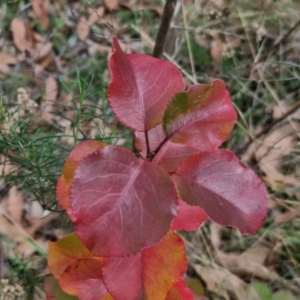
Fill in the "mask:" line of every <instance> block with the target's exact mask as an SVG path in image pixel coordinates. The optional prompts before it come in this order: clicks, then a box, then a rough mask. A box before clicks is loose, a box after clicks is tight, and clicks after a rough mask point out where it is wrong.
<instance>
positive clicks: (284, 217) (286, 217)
mask: <svg viewBox="0 0 300 300" xmlns="http://www.w3.org/2000/svg"><path fill="white" fill-rule="evenodd" d="M297 216H299V212H297V211H296V210H289V211H286V212H284V213H282V214H280V215H278V216H276V217H275V218H274V223H275V224H279V223H286V222H290V221H291V220H293V219H294V218H296V217H297Z"/></svg>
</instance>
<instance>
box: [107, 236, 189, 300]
mask: <svg viewBox="0 0 300 300" xmlns="http://www.w3.org/2000/svg"><path fill="white" fill-rule="evenodd" d="M186 265H187V260H186V256H185V249H184V244H183V241H182V239H181V238H180V237H179V236H178V235H176V234H175V233H174V232H172V231H170V232H169V234H168V235H167V236H166V237H165V238H164V239H163V240H162V241H161V243H159V244H158V245H156V246H154V247H151V248H146V249H144V250H142V252H140V253H138V254H136V255H134V256H129V257H109V258H104V260H103V280H104V283H105V286H106V288H107V290H108V291H109V292H110V294H111V295H112V296H113V298H114V299H115V300H125V299H126V300H137V299H143V300H154V299H155V300H165V298H166V296H167V294H168V292H169V291H170V289H171V287H172V285H173V284H174V283H175V282H176V281H178V280H179V279H180V278H181V277H182V276H183V274H184V272H185V271H186Z"/></svg>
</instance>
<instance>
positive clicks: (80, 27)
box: [76, 16, 90, 41]
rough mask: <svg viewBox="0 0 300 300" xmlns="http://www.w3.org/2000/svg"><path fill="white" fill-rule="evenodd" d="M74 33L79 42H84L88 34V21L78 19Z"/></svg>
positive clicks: (84, 18)
mask: <svg viewBox="0 0 300 300" xmlns="http://www.w3.org/2000/svg"><path fill="white" fill-rule="evenodd" d="M76 32H77V34H78V37H79V39H80V40H81V41H85V40H86V38H87V37H88V35H89V33H90V26H89V24H88V21H87V19H86V17H83V16H82V17H80V19H79V21H78V23H77V26H76Z"/></svg>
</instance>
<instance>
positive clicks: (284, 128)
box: [255, 123, 300, 190]
mask: <svg viewBox="0 0 300 300" xmlns="http://www.w3.org/2000/svg"><path fill="white" fill-rule="evenodd" d="M294 127H295V128H293V127H292V126H291V124H289V123H287V124H284V125H281V126H278V127H277V128H275V129H274V130H273V131H272V132H271V133H269V134H268V135H267V136H266V137H265V139H264V144H262V145H260V146H259V147H258V149H257V150H256V152H255V157H256V159H257V161H258V162H259V167H260V169H261V170H262V171H263V172H264V173H265V174H266V177H265V180H267V181H268V182H269V184H271V186H272V188H273V189H275V190H277V189H278V188H279V187H280V184H285V185H290V186H300V180H299V179H297V178H295V177H294V176H293V175H285V174H283V173H282V172H281V170H280V164H281V160H282V158H283V157H284V156H285V155H288V154H290V152H291V151H292V150H293V149H294V147H295V146H296V145H297V135H296V134H295V130H298V131H299V129H300V126H299V125H297V124H296V123H294Z"/></svg>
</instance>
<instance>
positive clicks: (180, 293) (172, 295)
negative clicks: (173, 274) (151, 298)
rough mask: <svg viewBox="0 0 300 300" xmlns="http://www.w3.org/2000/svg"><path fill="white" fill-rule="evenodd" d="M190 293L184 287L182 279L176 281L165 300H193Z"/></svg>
mask: <svg viewBox="0 0 300 300" xmlns="http://www.w3.org/2000/svg"><path fill="white" fill-rule="evenodd" d="M193 299H194V296H193V293H192V291H191V290H190V289H189V288H188V287H187V286H186V283H185V281H184V280H183V279H181V280H179V281H177V282H176V283H175V284H174V285H173V287H172V289H171V290H170V292H169V294H168V296H167V298H166V299H165V300H193Z"/></svg>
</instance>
